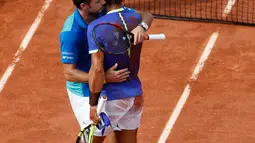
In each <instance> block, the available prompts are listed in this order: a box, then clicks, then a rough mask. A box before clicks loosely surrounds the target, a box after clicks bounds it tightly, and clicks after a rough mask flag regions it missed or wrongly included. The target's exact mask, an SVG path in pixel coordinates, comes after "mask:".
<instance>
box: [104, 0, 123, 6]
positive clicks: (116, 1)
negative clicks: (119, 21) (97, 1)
mask: <svg viewBox="0 0 255 143" xmlns="http://www.w3.org/2000/svg"><path fill="white" fill-rule="evenodd" d="M122 1H123V0H105V2H106V4H107V5H111V4H121V3H122Z"/></svg>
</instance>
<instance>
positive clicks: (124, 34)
mask: <svg viewBox="0 0 255 143" xmlns="http://www.w3.org/2000/svg"><path fill="white" fill-rule="evenodd" d="M92 35H93V39H94V41H95V43H96V45H97V46H98V48H99V49H100V50H101V51H103V52H105V53H108V54H114V55H118V54H124V53H126V52H127V51H128V50H129V49H130V47H131V46H132V45H133V43H134V35H133V34H132V33H131V32H128V31H126V30H124V29H123V28H122V27H121V26H119V25H117V24H113V23H109V22H105V23H99V24H97V25H95V27H94V28H93V31H92Z"/></svg>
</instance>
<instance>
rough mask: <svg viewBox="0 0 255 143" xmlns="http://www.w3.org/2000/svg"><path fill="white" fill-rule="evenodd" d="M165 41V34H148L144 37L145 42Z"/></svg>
mask: <svg viewBox="0 0 255 143" xmlns="http://www.w3.org/2000/svg"><path fill="white" fill-rule="evenodd" d="M163 39H166V35H165V34H149V35H146V37H145V40H163Z"/></svg>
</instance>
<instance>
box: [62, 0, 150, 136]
mask: <svg viewBox="0 0 255 143" xmlns="http://www.w3.org/2000/svg"><path fill="white" fill-rule="evenodd" d="M72 1H73V3H74V5H75V6H76V9H75V11H74V13H72V14H71V15H70V16H69V17H68V18H67V19H66V21H65V23H64V25H63V28H62V31H61V33H60V44H61V45H60V46H61V49H60V52H61V61H62V63H63V68H64V75H65V79H66V88H67V92H68V96H69V99H70V104H71V106H72V109H73V112H74V114H75V116H76V118H77V120H78V123H79V125H80V127H81V128H84V127H85V126H87V125H88V124H90V123H91V120H90V115H89V113H90V105H89V95H90V93H89V85H88V79H89V74H88V72H89V69H90V66H91V56H90V55H89V52H88V50H89V49H88V42H87V40H88V39H87V28H88V24H89V23H90V22H91V21H93V20H95V19H96V18H98V17H100V16H102V15H105V14H106V8H105V6H104V4H105V0H72ZM140 15H141V16H142V18H143V19H145V20H148V19H149V20H150V19H152V16H151V15H150V14H148V13H145V12H140ZM134 33H135V37H136V38H135V40H136V42H137V43H140V42H142V41H143V38H142V37H143V35H144V31H143V29H142V28H141V27H140V26H137V27H136V28H135V29H134ZM117 68H118V69H119V70H116V69H117ZM128 76H129V71H128V69H127V68H121V69H120V68H119V65H117V64H116V63H115V64H114V65H113V66H112V67H111V68H109V69H108V70H107V71H106V73H105V81H106V82H107V83H112V82H116V83H117V82H122V81H125V80H126V78H127V77H128ZM99 134H100V133H99Z"/></svg>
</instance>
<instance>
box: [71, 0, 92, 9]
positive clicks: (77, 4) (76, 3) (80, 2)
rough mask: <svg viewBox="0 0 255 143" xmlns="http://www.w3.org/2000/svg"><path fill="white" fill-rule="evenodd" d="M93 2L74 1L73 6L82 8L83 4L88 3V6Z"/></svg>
mask: <svg viewBox="0 0 255 143" xmlns="http://www.w3.org/2000/svg"><path fill="white" fill-rule="evenodd" d="M90 1H91V0H73V4H74V5H75V6H76V7H77V8H81V6H80V5H81V4H82V3H86V4H90Z"/></svg>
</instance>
